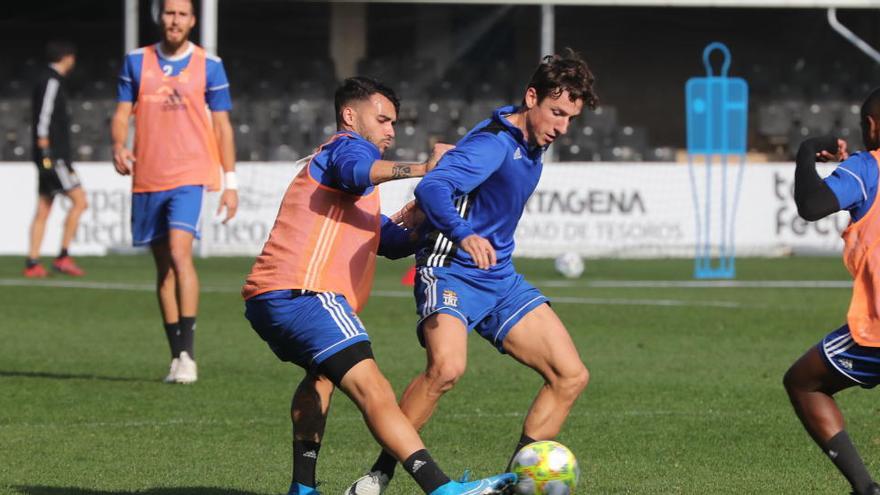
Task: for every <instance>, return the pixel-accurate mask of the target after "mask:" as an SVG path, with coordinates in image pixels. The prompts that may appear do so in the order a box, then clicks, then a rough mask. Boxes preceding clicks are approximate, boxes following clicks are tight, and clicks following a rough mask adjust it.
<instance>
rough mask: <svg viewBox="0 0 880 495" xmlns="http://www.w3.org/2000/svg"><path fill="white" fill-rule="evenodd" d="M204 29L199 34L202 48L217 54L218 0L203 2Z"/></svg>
mask: <svg viewBox="0 0 880 495" xmlns="http://www.w3.org/2000/svg"><path fill="white" fill-rule="evenodd" d="M201 25H202V29H201V31H200V32H199V34H200V38H201V42H202V43H201V45H202V48H204V49H205V51H206V52H208V53H215V54H216V53H217V0H202V18H201Z"/></svg>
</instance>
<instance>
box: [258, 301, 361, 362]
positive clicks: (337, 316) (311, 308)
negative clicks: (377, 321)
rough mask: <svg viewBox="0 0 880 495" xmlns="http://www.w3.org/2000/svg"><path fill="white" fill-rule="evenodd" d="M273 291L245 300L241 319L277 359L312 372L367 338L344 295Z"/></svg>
mask: <svg viewBox="0 0 880 495" xmlns="http://www.w3.org/2000/svg"><path fill="white" fill-rule="evenodd" d="M298 293H299V292H298V291H291V290H275V291H270V292H266V293H263V294H260V295H258V296H254V297H252V298H250V299H248V300H247V301H245V313H244V315H245V317H246V318H247V319H248V321H250V322H251V327H253V329H254V330H256V332H257V333H258V334H259V335H260V337H262V338H263V340H265V341H266V343H267V344H269V347H270V348H271V349H272V352H274V353H275V355H276V356H278V359H280V360H282V361H287V362H291V363H294V364H296V365H299V366H302V367H303V368H305V369H307V370H310V371H314V370H316V369H317V367H318V365H320V364H321V363H322V362H324V361H325V360H327V359H328V358H330V357H331V356H333V355H334V354H336V353H338V352H340V351H342V350H344V349H346V348H348V347H350V346H352V345H354V344H356V343H358V342H363V341H367V342H369V340H370V337H369V335H367V331H366V330H365V329H364V325H363V323H361V320H360V318H358V317H357V315H356V314H355V312H354V310H353V309H352V308H351V306H350V305H349V304H348V301H346V300H345V297H344V296H341V295H339V294H335V293H333V292H318V293H314V292H312V293H309V294H308V295H295V294H298Z"/></svg>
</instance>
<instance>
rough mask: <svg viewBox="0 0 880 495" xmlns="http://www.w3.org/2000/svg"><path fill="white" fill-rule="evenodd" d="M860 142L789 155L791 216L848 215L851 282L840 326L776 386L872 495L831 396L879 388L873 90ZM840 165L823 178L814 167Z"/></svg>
mask: <svg viewBox="0 0 880 495" xmlns="http://www.w3.org/2000/svg"><path fill="white" fill-rule="evenodd" d="M861 121H862V122H861V126H862V141H863V143H864V145H865V148H866V150H867V151H864V152H860V153H855V154H853V155H848V153H847V143H846V141H843V140H842V139H838V138H836V137H833V136H827V137H820V138H812V139H808V140H806V141H804V142H803V143H802V144H801V146H800V149H799V150H798V154H797V166H796V168H795V187H794V197H795V203H796V204H797V208H798V213H799V214H800V215H801V217H803V218H804V219H805V220H809V221H815V220H819V219H821V218H824V217H826V216H828V215H831V214H833V213H836V212H838V211H844V210H845V211H848V212H849V214H850V217H851V223H850V225H849V227H847V230H846V231H845V232H844V235H843V237H844V241H845V248H844V263H845V264H846V265H847V269H848V270H849V271H850V273H851V274H852V276H853V279H854V284H853V285H854V288H853V298H852V302H851V304H850V308H849V311H848V313H847V323H845V324H844V325H843V326H841V327H840V328H838V329H837V330H834V331H833V332H831V333H829V334H828V335H827V336H826V337H825V338H824V339H822V341H821V342H819V343H818V344H817V345H815V346H814V347H812V348H810V349H809V350H808V351H807V352H806V353H804V355H803V356H801V358H800V359H798V360H797V361H796V362H795V363H794V364H793V365H792V366H791V368H789V370H788V371H787V372H786V373H785V378H784V380H783V381H784V384H785V389H786V391H787V392H788V397H789V399H790V400H791V404H792V406H794V410H795V413H797V416H798V418H800V420H801V423H803V425H804V428H805V429H806V430H807V432H808V433H809V434H810V436H811V437H812V438H813V441H814V442H816V444H817V445H818V446H819V448H821V449H822V451H823V452H825V454H826V455H828V457H829V459H831V462H833V463H834V465H835V466H836V467H837V469H838V470H840V472H841V474H843V476H844V477H845V478H846V480H847V481H849V483H850V485H851V486H852V490H853V491H852V493H853V494H854V495H880V486H878V484H877V483H876V482H874V480H873V479H872V478H871V475H870V473H868V470H867V469H866V468H865V464H864V462H863V461H862V458H861V456H860V455H859V453H858V451H857V450H856V448H855V446H854V445H853V442H852V440H850V438H849V435H848V434H847V432H846V430H845V429H844V426H845V425H844V420H843V413H841V411H840V408H839V407H838V406H837V402H835V400H834V396H835V395H836V394H837V393H838V392H840V391H841V390H845V389H848V388H851V387H855V386H860V387H862V388H866V389H870V388H873V387H875V386H877V384H880V318H878V313H877V311H878V309H877V308H878V305H880V300H878V298H877V295H876V294H877V291H878V289H880V287H875V284H876V283H877V282H876V281H875V276H876V275H875V274H876V273H878V266H877V265H878V261H877V259H878V258H877V254H878V253H877V252H876V250H877V249H878V243H876V242H873V241H874V240H876V239H877V238H878V236H880V222H878V221H877V219H878V217H877V215H876V213H875V212H873V211H872V210H873V208H874V207H875V203H876V199H877V190H878V176H880V172H878V162H880V160H878V157H880V89H876V90H874V91H873V92H872V93H871V94H870V95H869V96H868V98H867V99H866V100H865V102H864V103H863V104H862V110H861ZM817 159H818V160H819V161H830V160H835V161H841V162H842V163H840V165H838V166H837V168H836V169H835V170H834V171H833V172H832V173H831V175H829V176H828V177H826V178H825V179H824V180H823V179H822V178H821V177H820V176H819V175H818V174H817V173H816V161H817Z"/></svg>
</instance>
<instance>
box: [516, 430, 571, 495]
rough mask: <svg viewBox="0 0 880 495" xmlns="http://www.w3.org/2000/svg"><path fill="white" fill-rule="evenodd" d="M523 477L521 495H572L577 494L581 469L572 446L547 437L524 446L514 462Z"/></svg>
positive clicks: (519, 481) (517, 488)
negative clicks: (575, 492) (575, 489)
mask: <svg viewBox="0 0 880 495" xmlns="http://www.w3.org/2000/svg"><path fill="white" fill-rule="evenodd" d="M511 471H513V472H514V473H515V474H516V475H517V477H518V478H519V480H518V481H517V483H516V486H514V492H515V493H516V494H517V495H570V494H572V493H574V488H575V487H576V486H577V483H578V478H580V475H581V471H580V468H579V467H578V463H577V459H575V457H574V454H572V453H571V451H570V450H568V447H566V446H565V445H562V444H561V443H559V442H553V441H550V440H545V441H541V442H534V443H530V444H528V445H526V446H525V447H523V448H522V449H521V450H520V451H519V452H517V453H516V456H515V457H514V458H513V463H512V464H511Z"/></svg>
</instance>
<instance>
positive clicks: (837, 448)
mask: <svg viewBox="0 0 880 495" xmlns="http://www.w3.org/2000/svg"><path fill="white" fill-rule="evenodd" d="M825 454H827V455H828V457H829V458H830V459H831V462H833V463H834V465H835V466H837V469H839V470H840V472H841V473H842V474H843V476H844V477H846V479H847V481H849V484H850V485H852V487H853V490H854V491H855V493H856V495H862V494H867V493H871V491H870V490H871V489H872V487H871V485H872V484H873V483H874V481H873V480H872V479H871V475H870V474H868V470H867V469H866V468H865V463H864V462H862V458H861V457H860V456H859V453H858V451H857V450H856V447H855V445H853V443H852V440H850V439H849V435H847V433H846V431H845V430H844V431H841V432H840V433H838V434H837V435H834V436H833V437H831V440H828V443H827V444H825Z"/></svg>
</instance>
